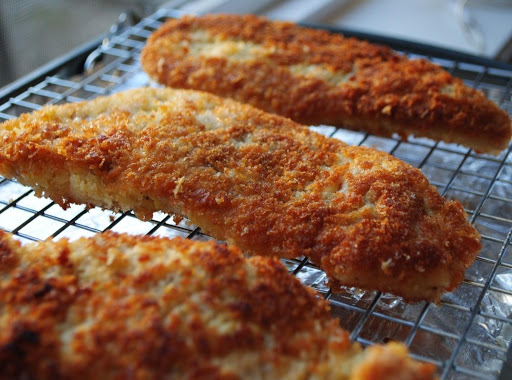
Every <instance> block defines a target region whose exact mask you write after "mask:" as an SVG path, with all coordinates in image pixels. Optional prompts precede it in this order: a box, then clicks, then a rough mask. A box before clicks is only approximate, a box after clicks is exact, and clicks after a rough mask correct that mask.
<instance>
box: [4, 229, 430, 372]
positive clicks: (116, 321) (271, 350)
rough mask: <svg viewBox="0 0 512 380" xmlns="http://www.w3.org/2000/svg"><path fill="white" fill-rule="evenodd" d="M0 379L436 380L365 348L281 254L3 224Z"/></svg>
mask: <svg viewBox="0 0 512 380" xmlns="http://www.w3.org/2000/svg"><path fill="white" fill-rule="evenodd" d="M0 362H1V363H2V365H0V379H9V380H13V379H19V380H21V379H38V380H44V379H51V380H59V379H62V380H64V379H70V380H71V379H72V380H80V379H102V380H108V379H112V380H114V379H116V380H122V379H127V380H128V379H131V380H137V379H140V380H142V379H143V380H150V379H169V380H170V379H180V380H181V379H183V380H185V379H226V380H228V379H229V380H233V379H249V378H250V379H339V380H341V379H397V378H400V379H411V380H412V379H432V378H433V372H434V371H435V366H433V365H430V364H423V363H419V362H417V361H414V360H412V359H411V358H410V357H409V356H408V353H407V349H406V348H405V346H403V345H401V344H398V343H394V344H391V345H385V346H374V347H371V348H369V349H367V350H364V351H363V350H362V349H361V347H360V346H359V345H358V344H357V343H356V344H353V343H351V342H350V339H349V336H348V333H347V332H346V331H345V330H343V329H342V328H340V326H339V321H338V320H337V319H334V318H332V317H331V315H330V312H329V306H328V304H327V302H325V301H324V300H323V299H321V298H320V297H318V296H316V294H315V292H314V291H313V290H312V289H310V288H306V287H305V286H303V285H302V284H301V283H300V281H299V280H298V279H296V278H294V277H293V276H291V275H290V274H288V272H287V271H286V269H285V267H284V266H283V265H282V264H281V263H280V262H279V261H278V260H277V259H275V258H263V257H253V258H250V259H246V258H244V257H243V255H242V254H241V253H240V251H239V250H238V249H236V248H233V247H228V246H225V245H222V244H219V243H214V242H208V243H205V242H192V241H190V240H186V239H182V238H176V239H174V240H169V239H166V238H157V237H140V236H129V235H118V234H115V233H112V232H107V233H104V234H98V235H95V236H94V237H92V238H82V239H80V240H77V241H74V242H69V241H68V240H65V239H63V240H59V241H45V242H39V243H34V244H32V245H26V246H20V244H19V243H18V242H17V241H15V240H14V239H12V237H10V236H9V235H8V234H6V233H4V232H0Z"/></svg>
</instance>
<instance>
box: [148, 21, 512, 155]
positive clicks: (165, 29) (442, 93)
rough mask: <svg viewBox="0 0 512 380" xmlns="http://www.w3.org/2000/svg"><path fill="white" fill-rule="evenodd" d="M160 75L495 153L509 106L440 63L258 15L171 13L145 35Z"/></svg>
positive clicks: (314, 119)
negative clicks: (178, 16)
mask: <svg viewBox="0 0 512 380" xmlns="http://www.w3.org/2000/svg"><path fill="white" fill-rule="evenodd" d="M141 61H142V66H143V68H144V70H145V71H146V72H147V73H148V74H149V75H150V76H151V77H152V78H153V79H154V80H156V81H157V82H159V83H163V84H165V85H168V86H171V87H175V88H189V89H196V90H203V91H209V92H212V93H215V94H217V95H220V96H225V97H231V98H234V99H236V100H238V101H242V102H247V103H250V104H252V105H254V106H256V107H258V108H261V109H263V110H266V111H268V112H273V113H277V114H280V115H283V116H286V117H289V118H292V119H293V120H295V121H297V122H299V123H302V124H313V125H319V124H326V125H334V126H338V127H344V128H351V129H361V130H365V131H368V132H371V133H374V134H378V135H383V136H391V135H392V134H394V133H396V134H398V135H400V136H401V137H403V138H404V139H407V137H408V136H409V135H415V136H417V137H429V138H432V139H434V140H442V141H445V142H449V143H452V142H453V143H458V144H462V145H466V146H469V147H471V148H473V149H474V150H475V151H477V152H485V153H491V154H498V153H499V152H500V151H502V150H503V149H505V148H506V147H507V146H508V144H509V141H510V137H511V133H512V129H511V121H510V118H509V116H508V115H507V113H506V112H505V111H504V110H501V109H500V108H499V107H498V106H497V105H496V104H495V103H493V102H492V101H490V100H489V99H487V98H486V97H485V96H484V94H483V93H482V92H480V91H476V90H474V89H471V88H469V87H467V86H465V85H464V84H463V82H462V81H461V80H460V79H457V78H454V77H453V76H451V75H450V74H449V73H448V72H446V71H445V70H443V69H442V68H441V67H439V66H438V65H435V64H433V63H431V62H429V61H427V60H424V59H412V60H410V59H407V57H405V56H403V55H400V54H398V53H396V52H394V51H392V50H391V49H389V48H387V47H384V46H379V45H375V44H370V43H368V42H366V41H360V40H356V39H354V38H345V37H343V36H341V35H339V34H334V33H329V32H327V31H323V30H314V29H309V28H304V27H299V26H297V25H295V24H292V23H288V22H279V21H270V20H266V19H264V18H261V17H257V16H252V15H243V16H241V15H207V16H201V17H191V16H186V17H183V18H181V19H177V20H175V19H171V20H169V21H168V22H167V23H165V24H164V25H163V26H162V27H161V28H160V29H159V30H157V31H156V32H155V33H153V35H152V36H151V37H150V38H149V39H148V42H147V44H146V46H145V48H144V50H143V51H142V56H141Z"/></svg>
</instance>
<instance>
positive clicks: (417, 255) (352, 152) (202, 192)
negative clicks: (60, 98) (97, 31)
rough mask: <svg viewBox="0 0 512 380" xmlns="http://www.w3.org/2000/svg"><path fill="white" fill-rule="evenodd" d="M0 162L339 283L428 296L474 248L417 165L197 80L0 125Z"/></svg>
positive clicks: (95, 202)
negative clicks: (167, 216) (287, 260)
mask: <svg viewBox="0 0 512 380" xmlns="http://www.w3.org/2000/svg"><path fill="white" fill-rule="evenodd" d="M0 137H1V139H2V145H1V147H0V174H2V175H3V176H4V177H6V178H16V179H17V180H18V181H19V182H20V183H22V184H24V185H28V186H32V187H33V188H34V189H35V192H36V194H37V195H44V196H47V197H49V198H51V199H53V200H54V201H55V202H57V203H58V204H60V205H62V206H64V207H66V206H67V205H68V204H69V203H79V204H82V203H84V204H87V205H88V206H91V207H92V206H100V207H103V208H108V209H112V210H117V211H119V210H121V211H128V210H134V212H135V213H136V215H137V216H139V217H140V218H142V219H149V218H151V216H152V214H153V212H155V211H163V212H166V213H171V214H175V215H178V216H184V217H186V218H188V219H189V220H190V221H191V222H192V223H194V224H196V225H198V226H200V227H201V228H202V229H203V230H204V231H205V232H206V233H208V234H210V235H212V236H213V237H215V238H217V239H219V240H225V241H227V242H228V243H231V244H235V245H237V246H239V247H240V248H241V249H242V250H243V251H245V252H246V253H249V254H252V255H264V256H278V257H299V256H303V255H304V256H307V257H309V258H310V259H311V260H312V261H313V262H314V263H316V264H317V265H319V266H320V268H322V269H323V270H324V271H325V272H326V273H327V275H328V277H329V278H330V283H331V286H332V287H333V290H334V291H337V289H339V286H340V285H345V286H356V287H360V288H363V289H368V290H379V291H382V292H390V293H393V294H396V295H399V296H402V297H403V298H404V299H405V300H408V301H420V300H434V301H439V298H440V296H441V294H442V293H443V292H445V291H450V290H452V289H454V288H455V287H456V286H457V285H458V284H459V283H460V282H461V281H462V280H463V278H464V271H465V269H466V268H467V267H468V266H469V265H470V264H471V263H472V262H473V261H474V259H475V257H476V255H477V253H478V251H479V250H480V236H479V234H478V233H477V232H476V230H475V229H474V228H473V226H472V225H471V224H470V223H468V222H467V220H466V217H467V215H466V213H465V211H464V209H463V207H462V206H461V205H460V204H459V203H458V202H456V201H447V200H445V199H443V198H442V197H441V196H440V195H439V194H438V193H437V191H436V189H435V188H434V187H433V186H432V185H430V184H429V182H428V180H427V179H426V178H425V177H424V176H423V174H422V173H421V172H420V171H419V170H418V169H415V168H413V167H411V166H410V165H408V164H406V163H404V162H402V161H400V160H398V159H397V158H394V157H392V156H391V155H389V154H387V153H383V152H380V151H377V150H375V149H371V148H366V147H357V146H348V145H346V144H344V143H343V142H341V141H339V140H337V139H334V138H327V137H325V136H322V135H320V134H318V133H315V132H313V131H311V130H310V129H308V128H307V127H305V126H302V125H300V124H297V123H295V122H293V121H291V120H290V119H287V118H284V117H281V116H277V115H273V114H269V113H265V112H263V111H261V110H259V109H257V108H254V107H252V106H250V105H246V104H241V103H238V102H235V101H233V100H230V99H223V98H220V97H217V96H214V95H211V94H208V93H205V92H198V91H190V90H172V89H152V88H142V89H136V90H130V91H126V92H122V93H118V94H114V95H111V96H109V97H101V98H97V99H95V100H92V101H89V102H82V103H76V104H66V105H59V106H46V107H44V108H43V109H41V110H40V111H37V112H34V113H32V114H25V115H22V116H20V117H19V118H18V119H13V120H9V121H6V122H5V123H3V124H2V125H0Z"/></svg>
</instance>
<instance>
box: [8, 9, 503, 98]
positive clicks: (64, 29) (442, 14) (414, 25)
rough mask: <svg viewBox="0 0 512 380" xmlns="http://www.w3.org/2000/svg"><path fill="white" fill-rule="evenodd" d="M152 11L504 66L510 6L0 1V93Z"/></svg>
mask: <svg viewBox="0 0 512 380" xmlns="http://www.w3.org/2000/svg"><path fill="white" fill-rule="evenodd" d="M159 7H168V8H176V9H182V10H185V11H187V12H191V13H199V14H203V13H209V12H230V13H256V14H262V15H266V16H268V17H270V18H275V19H283V20H292V21H300V22H307V23H314V24H326V25H336V26H340V27H343V28H348V29H352V30H358V31H362V32H370V33H376V34H381V35H385V36H391V37H397V38H403V39H408V40H412V41H417V42H422V43H427V44H432V45H436V46H441V47H446V48H449V49H454V50H458V51H463V52H467V53H471V54H476V55H481V56H484V57H488V58H493V59H498V60H502V61H505V62H512V43H511V41H512V40H511V38H512V1H510V0H317V1H311V0H281V1H280V0H259V1H256V0H253V1H247V0H189V1H187V0H173V1H169V0H0V88H2V87H3V86H5V85H7V84H9V83H11V82H13V81H14V80H16V79H18V78H20V77H22V76H24V75H26V74H28V73H30V72H32V71H33V70H35V69H36V68H38V67H40V66H41V65H44V64H46V63H47V62H50V61H52V60H54V59H56V58H58V57H60V56H62V55H64V54H66V53H69V52H70V51H72V50H73V49H75V48H77V47H78V46H80V45H81V44H84V43H86V42H91V41H93V40H98V39H99V38H101V37H102V36H108V34H109V33H115V32H116V30H117V29H119V28H120V27H122V26H123V25H125V24H132V23H135V22H137V21H138V20H140V18H142V17H144V16H145V15H149V14H151V13H153V12H154V11H155V10H156V9H158V8H159Z"/></svg>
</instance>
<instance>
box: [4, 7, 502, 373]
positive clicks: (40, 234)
mask: <svg viewBox="0 0 512 380" xmlns="http://www.w3.org/2000/svg"><path fill="white" fill-rule="evenodd" d="M180 15H181V13H180V12H179V11H174V10H160V11H158V12H156V13H155V14H153V15H152V16H150V17H147V18H145V19H143V20H142V21H141V22H140V23H138V24H137V25H134V26H133V27H130V28H129V29H127V30H125V31H124V32H122V33H121V34H119V35H116V36H113V37H112V38H111V39H110V40H109V41H108V43H104V44H102V45H101V46H100V47H98V49H97V50H96V51H95V52H94V54H93V55H92V56H91V57H93V62H91V61H90V60H89V61H88V62H87V64H86V70H85V71H84V73H82V74H80V75H77V76H74V77H63V76H59V75H58V74H55V75H51V76H47V77H42V78H41V80H40V82H39V83H37V84H36V85H33V86H31V87H29V88H27V89H26V90H25V91H24V92H22V93H20V94H19V95H16V96H15V97H12V98H10V99H9V101H7V102H6V103H5V104H3V105H0V122H1V121H4V120H7V119H10V118H14V117H17V116H19V115H20V114H22V113H25V112H31V111H34V110H37V109H40V108H41V107H42V106H43V105H45V104H61V103H66V102H70V101H80V100H87V99H91V98H94V97H96V96H99V95H105V94H109V93H112V92H116V91H120V90H122V89H125V88H129V87H133V86H136V85H140V84H142V85H147V84H149V79H148V78H147V76H146V75H145V74H144V73H143V72H142V70H141V68H140V63H139V56H140V52H141V49H142V47H143V46H144V43H145V41H146V39H147V38H148V37H149V36H150V35H151V33H152V32H153V31H154V30H156V29H157V28H158V27H159V26H160V25H161V24H162V23H163V22H164V21H165V19H167V18H169V17H177V16H180ZM399 50H400V49H399ZM401 50H402V52H404V53H405V54H408V55H409V56H411V57H421V58H428V59H430V60H432V61H434V62H435V63H437V64H439V65H441V66H443V67H444V68H445V69H446V70H448V71H449V72H451V73H452V74H453V75H455V76H458V77H461V78H463V80H464V81H465V83H466V84H468V85H470V86H472V87H474V88H478V89H480V90H482V91H483V92H484V93H485V94H486V95H487V96H488V97H489V98H491V99H492V100H494V101H495V102H496V103H497V104H499V105H500V106H501V107H502V108H504V109H505V110H506V111H507V112H508V113H509V114H512V95H511V93H512V69H507V68H503V67H501V66H498V67H496V66H494V65H486V64H478V63H476V64H475V63H474V62H467V60H465V59H464V60H456V59H453V58H450V59H447V58H445V57H440V56H436V55H433V54H431V52H429V51H426V52H425V53H424V54H418V53H417V52H414V53H411V52H410V51H407V49H401ZM312 128H313V129H314V130H316V131H317V132H319V133H322V134H324V135H327V136H330V137H333V138H339V139H342V140H344V141H345V142H348V143H350V144H354V145H364V146H372V147H375V148H377V149H380V150H383V151H386V152H388V153H390V154H392V155H394V156H396V157H398V158H400V159H402V160H404V161H406V162H408V163H409V164H411V165H413V166H415V167H417V168H420V169H421V170H422V171H423V173H424V174H425V175H426V176H427V178H428V179H429V180H430V182H431V183H432V184H433V185H435V186H436V187H437V188H438V190H439V192H440V193H441V194H442V195H443V196H445V197H447V198H453V199H459V200H460V201H461V202H462V203H463V205H464V207H465V209H466V211H467V213H468V215H469V218H470V221H471V223H473V224H474V225H475V226H476V228H477V229H478V230H479V232H480V233H481V235H482V245H483V249H482V252H481V253H480V255H479V256H478V257H477V260H476V262H475V264H474V265H473V266H472V267H471V268H470V269H469V270H468V272H467V274H466V278H465V280H464V282H463V284H462V285H461V286H460V287H459V288H458V289H457V290H456V291H455V292H454V293H453V294H449V295H446V296H443V298H442V301H441V305H440V306H436V305H433V304H431V303H425V302H423V303H420V304H414V305H408V304H405V303H404V302H402V301H401V300H400V299H397V298H396V297H392V296H389V295H387V294H382V293H377V292H373V293H370V292H361V291H358V290H357V289H347V290H345V291H343V292H341V293H332V292H331V291H330V290H329V288H328V287H327V286H326V284H325V274H324V273H323V272H322V271H321V270H320V269H318V268H317V267H315V266H314V265H313V264H312V263H310V262H309V261H308V260H307V259H302V260H300V259H295V260H283V263H284V264H285V265H286V266H287V267H288V268H289V270H290V272H291V273H292V274H293V275H295V276H297V277H298V278H299V279H300V280H301V281H302V282H303V283H305V284H306V285H308V286H311V287H313V288H314V289H316V290H317V291H318V292H319V293H320V294H321V295H322V296H324V297H325V298H326V299H327V300H328V301H329V303H330V305H331V308H332V313H333V315H335V316H337V317H339V318H340V323H341V325H342V326H343V327H344V328H346V329H347V330H349V331H350V332H351V339H352V340H354V341H357V342H360V343H362V344H363V345H371V344H375V343H377V342H386V341H388V340H397V341H402V342H404V343H405V344H406V345H407V346H408V347H409V349H410V351H411V353H412V356H413V357H415V358H416V359H418V360H421V361H424V362H429V363H434V364H435V365H437V367H438V372H439V374H440V376H441V378H443V379H448V378H450V379H451V378H476V379H488V378H497V377H498V376H499V374H500V370H501V366H502V365H503V363H504V361H505V360H506V359H505V358H506V354H507V351H508V350H509V348H510V341H511V339H512V338H511V337H512V318H511V317H512V311H510V310H512V289H511V288H509V287H506V286H503V284H502V283H501V282H499V281H497V279H498V277H499V276H502V275H510V276H511V277H512V253H511V252H510V251H511V248H510V247H511V239H512V186H511V185H512V161H511V157H512V155H511V149H512V148H511V147H509V148H508V149H507V150H506V151H504V152H502V153H501V154H500V155H499V156H497V157H495V156H487V155H478V154H475V153H474V152H472V151H471V150H469V149H466V148H462V147H460V146H456V145H453V144H444V143H442V142H440V143H434V142H432V141H430V140H427V139H417V138H412V139H410V140H409V141H407V142H405V141H401V140H400V139H398V138H396V139H395V138H381V137H376V136H373V135H369V134H366V133H360V132H351V131H346V130H343V129H337V128H334V127H327V126H322V127H312ZM0 228H1V229H3V230H6V231H9V232H11V233H12V234H14V235H15V237H16V238H17V239H20V240H22V241H34V240H42V239H46V238H49V237H55V238H60V237H71V238H75V237H78V236H90V235H92V234H94V233H97V232H101V231H105V230H114V231H119V232H128V233H137V234H155V235H161V236H167V237H174V236H182V237H187V238H189V239H194V240H207V239H211V237H209V236H207V235H205V234H203V233H202V232H201V230H200V229H199V228H198V227H196V226H194V225H189V224H187V223H186V222H184V221H181V222H180V223H175V222H174V220H173V219H172V217H170V216H169V215H166V214H162V213H155V214H154V216H153V219H152V220H150V221H148V222H142V221H140V220H138V219H137V218H135V216H134V215H133V213H131V212H126V213H114V212H111V211H107V210H100V209H92V210H86V209H85V207H83V206H78V205H72V206H71V207H70V208H68V209H66V210H63V209H61V208H60V207H59V206H58V205H56V204H54V203H53V202H51V201H50V200H47V199H41V198H38V197H36V196H35V195H34V193H33V191H32V190H31V189H30V188H27V187H24V186H22V185H20V184H18V183H17V182H15V181H12V180H7V179H4V178H2V177H0ZM489 300H491V301H492V302H490V301H489ZM489 305H490V306H491V307H489ZM504 310H505V312H504ZM506 310H509V311H508V313H507V312H506ZM482 329H484V330H485V333H484V334H482V333H481V330H482ZM507 331H509V333H508V334H507V333H506V332H507Z"/></svg>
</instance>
